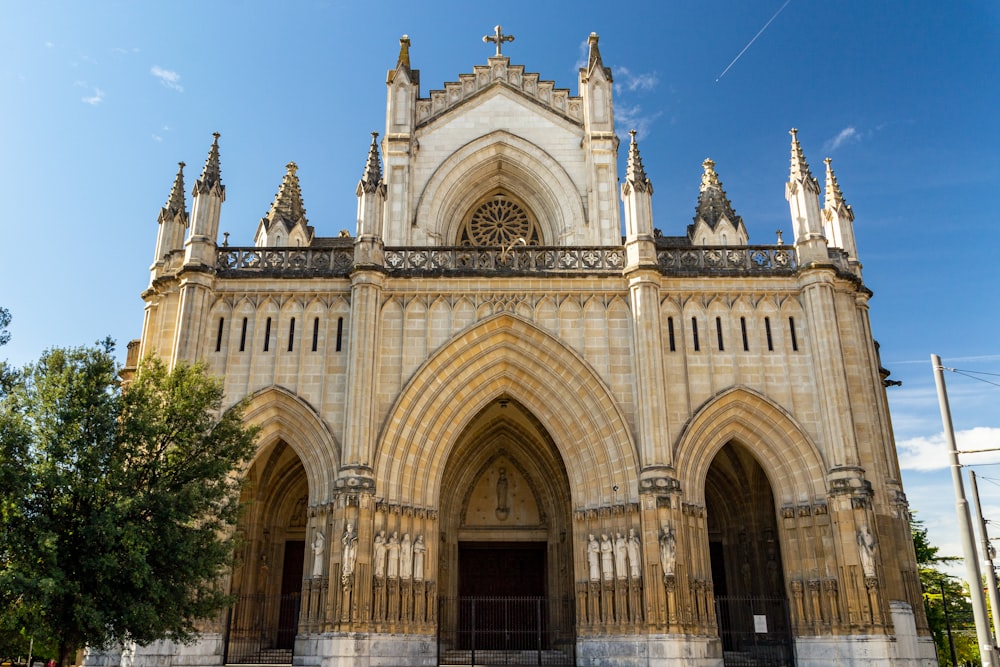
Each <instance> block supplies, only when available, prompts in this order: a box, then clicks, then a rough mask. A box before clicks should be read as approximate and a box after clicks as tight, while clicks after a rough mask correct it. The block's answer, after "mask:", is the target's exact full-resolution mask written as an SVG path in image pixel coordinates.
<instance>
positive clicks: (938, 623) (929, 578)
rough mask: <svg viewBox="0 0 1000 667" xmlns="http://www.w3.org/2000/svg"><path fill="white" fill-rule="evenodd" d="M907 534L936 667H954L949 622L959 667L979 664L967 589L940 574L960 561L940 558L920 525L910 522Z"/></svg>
mask: <svg viewBox="0 0 1000 667" xmlns="http://www.w3.org/2000/svg"><path fill="white" fill-rule="evenodd" d="M910 531H911V533H912V534H913V546H914V548H915V549H916V552H917V567H918V568H919V570H920V584H921V586H923V590H924V609H925V610H926V611H927V623H928V625H930V628H931V633H932V634H933V635H934V644H935V646H936V648H937V655H938V664H940V665H953V663H952V660H951V648H950V646H949V644H948V629H947V626H948V623H949V621H950V623H951V635H952V640H953V641H954V643H955V654H956V657H957V658H958V664H959V665H964V664H966V663H967V662H971V663H973V664H979V647H978V646H977V643H976V641H977V640H976V630H975V623H974V622H973V615H972V602H971V601H970V600H969V595H968V589H967V588H966V586H965V584H964V582H962V581H960V580H959V579H957V578H956V577H953V576H951V575H950V574H947V573H945V572H944V571H943V570H942V566H945V565H947V564H949V563H954V562H956V561H959V560H961V559H960V558H958V557H956V556H939V555H938V551H939V549H938V547H936V546H934V545H932V544H931V543H930V540H929V538H928V537H927V529H926V528H925V527H924V525H923V523H922V522H920V521H918V520H916V519H913V520H912V521H911V522H910ZM942 591H943V592H942ZM946 611H947V619H946V618H945V612H946Z"/></svg>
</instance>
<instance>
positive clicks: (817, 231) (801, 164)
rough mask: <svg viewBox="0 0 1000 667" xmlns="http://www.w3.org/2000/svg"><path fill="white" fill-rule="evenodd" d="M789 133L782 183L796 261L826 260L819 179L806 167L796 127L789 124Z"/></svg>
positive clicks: (803, 262)
mask: <svg viewBox="0 0 1000 667" xmlns="http://www.w3.org/2000/svg"><path fill="white" fill-rule="evenodd" d="M789 134H791V135H792V157H791V165H790V167H789V172H788V182H787V183H786V184H785V199H786V200H787V201H788V208H789V213H790V214H791V218H792V229H793V230H795V246H796V249H797V251H798V254H799V262H800V263H802V264H808V263H810V262H827V261H828V256H827V244H826V237H825V236H824V234H823V216H822V214H821V213H820V209H819V181H817V180H816V179H815V178H814V177H813V175H812V172H810V171H809V164H808V163H807V162H806V158H805V155H804V154H803V152H802V146H801V145H800V144H799V137H798V130H796V129H795V128H792V129H791V130H790V131H789Z"/></svg>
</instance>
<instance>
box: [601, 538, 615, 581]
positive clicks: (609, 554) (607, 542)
mask: <svg viewBox="0 0 1000 667" xmlns="http://www.w3.org/2000/svg"><path fill="white" fill-rule="evenodd" d="M614 549H615V548H614V545H612V544H611V539H610V538H609V537H608V536H607V535H603V534H602V535H601V574H602V575H603V578H604V580H605V581H611V580H612V579H614V578H615V570H614V567H615V566H614Z"/></svg>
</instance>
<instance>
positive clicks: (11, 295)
mask: <svg viewBox="0 0 1000 667" xmlns="http://www.w3.org/2000/svg"><path fill="white" fill-rule="evenodd" d="M783 4H785V3H784V1H783V0H754V1H752V2H751V1H748V0H699V2H679V1H672V2H649V3H646V4H645V6H643V5H642V4H641V3H625V4H621V3H596V2H579V1H578V2H572V3H569V2H567V3H562V2H550V3H542V2H532V3H526V2H518V1H511V2H506V3H501V4H498V5H494V4H492V3H467V2H435V3H412V2H405V3H402V2H379V3H358V2H340V1H330V2H284V3H278V2H273V3H263V2H240V3H236V2H231V3H229V2H189V1H186V0H179V1H177V2H171V3H145V2H101V1H97V2H89V3H76V2H68V1H67V2H48V1H45V0H30V1H28V0H24V1H22V0H0V86H2V91H3V92H2V94H0V155H2V156H3V160H2V161H0V188H2V190H0V193H2V195H3V196H2V201H3V202H4V206H3V210H4V214H5V215H4V219H3V222H2V223H0V230H2V237H0V238H2V239H3V242H2V248H3V253H2V261H0V305H3V306H6V307H7V308H9V309H10V310H11V312H12V314H13V316H14V321H13V325H12V326H11V333H12V334H13V340H12V342H11V343H10V344H9V345H7V346H6V347H5V348H3V350H2V354H3V355H4V356H6V357H7V358H8V359H9V360H10V361H12V362H14V363H16V364H22V363H25V362H28V361H30V360H32V359H35V358H37V356H38V355H39V354H40V353H41V352H42V350H44V349H45V348H47V347H50V346H55V345H79V344H85V343H89V342H92V341H94V340H96V339H98V338H102V337H104V336H106V335H111V336H112V337H114V338H116V339H117V340H118V342H119V346H120V348H121V349H122V350H124V346H125V343H126V342H127V341H128V340H129V339H131V338H134V337H137V336H138V335H139V333H140V327H141V323H142V306H143V304H142V301H141V299H140V297H139V294H140V292H141V291H142V290H143V289H144V288H145V286H146V284H147V282H148V268H149V264H150V263H151V260H152V255H153V247H154V242H155V237H156V216H157V214H158V212H159V209H160V207H161V206H163V204H164V202H165V201H166V198H167V195H168V193H169V189H170V185H171V183H172V180H173V177H174V174H175V173H176V169H177V162H178V161H181V160H183V161H185V162H186V163H187V164H188V167H187V170H186V175H187V183H188V189H189V190H190V186H191V185H192V184H193V182H194V179H195V178H196V177H197V175H198V173H200V170H201V167H202V165H203V164H204V159H205V156H206V154H207V151H208V147H209V145H210V143H211V140H212V137H211V134H212V132H215V131H218V132H220V133H221V134H222V137H221V140H220V144H221V163H222V178H223V182H224V183H225V184H226V186H227V192H226V194H227V201H226V203H225V204H224V206H223V213H222V216H223V217H222V229H223V230H224V231H229V232H230V233H231V237H230V240H231V243H233V244H249V243H251V241H252V238H253V233H254V231H255V229H256V225H257V222H258V220H259V219H260V217H261V216H262V215H264V214H265V213H266V212H267V209H268V207H269V205H270V203H271V200H272V198H273V196H274V193H275V192H276V191H277V188H278V185H279V183H280V182H281V178H282V176H283V174H284V171H285V164H286V163H287V162H289V161H295V162H296V163H297V164H298V165H299V172H298V174H299V177H300V181H301V184H302V191H303V197H304V201H305V206H306V209H307V214H308V217H309V221H310V223H311V224H312V225H314V226H315V227H316V230H317V233H318V234H320V235H326V236H332V235H336V234H337V232H338V231H339V230H341V229H348V230H350V231H351V232H352V233H353V231H354V226H355V219H354V218H355V212H356V208H355V207H356V200H355V197H354V189H355V186H356V184H357V181H358V178H359V177H360V175H361V172H362V168H363V166H364V160H365V156H366V152H367V148H368V143H369V141H370V135H369V133H370V132H371V131H373V130H376V131H379V132H381V131H382V130H383V127H384V123H385V75H386V70H388V69H389V68H391V67H392V66H393V65H394V64H395V61H396V55H397V53H398V39H399V37H400V36H401V35H403V34H408V35H409V36H410V38H411V40H412V46H411V58H412V66H413V67H414V68H418V69H420V71H421V84H422V85H421V93H422V94H423V95H427V93H428V91H429V90H431V89H434V88H442V87H443V83H444V82H445V81H456V80H457V78H458V75H459V74H460V73H464V72H471V71H472V67H473V66H474V65H477V64H485V63H486V59H487V57H488V56H489V55H491V53H492V51H493V47H492V46H491V45H486V44H483V43H482V36H483V35H484V34H486V33H488V32H491V31H492V27H493V26H494V25H495V24H497V23H500V24H502V25H503V26H504V29H505V31H506V32H508V33H511V34H513V35H514V36H515V37H516V41H514V42H513V43H512V44H509V45H506V46H505V47H504V53H505V54H506V55H509V56H510V58H511V62H512V63H514V64H520V65H524V66H525V69H526V70H527V71H530V72H538V73H540V74H541V75H542V78H544V79H551V80H554V81H556V83H557V85H558V86H560V87H565V88H569V89H570V90H571V91H572V92H573V94H576V81H577V69H578V68H579V66H580V65H581V63H582V61H583V60H584V58H585V44H586V40H587V36H588V35H589V34H590V33H591V32H592V31H593V32H597V33H598V34H599V35H600V36H601V42H600V47H601V52H602V55H603V57H604V62H605V64H606V65H608V66H610V67H611V68H612V70H613V72H614V77H615V82H616V97H615V103H616V119H617V123H618V129H619V133H620V134H621V135H622V136H623V138H627V135H626V132H627V131H628V130H629V129H630V128H632V127H634V128H636V129H637V130H638V131H639V141H640V149H641V151H642V156H643V161H644V164H645V167H646V171H647V173H648V174H649V176H650V177H651V179H652V181H653V184H654V187H655V194H654V198H653V206H654V216H655V219H656V224H657V226H658V227H659V228H661V229H662V230H663V231H664V233H665V234H668V235H680V234H683V233H684V230H685V228H686V225H687V224H689V223H690V222H691V217H692V214H693V211H694V206H695V202H696V198H697V192H698V184H699V182H700V174H701V162H702V160H704V159H705V158H706V157H711V158H712V159H713V160H715V162H716V169H717V171H718V173H719V175H720V178H721V179H722V182H723V184H724V186H725V188H726V190H727V192H728V194H729V196H730V199H731V200H732V202H733V205H734V207H735V209H736V211H737V213H739V214H740V215H742V216H743V219H744V221H745V223H746V225H747V228H748V229H749V232H750V237H751V243H771V242H773V241H774V239H775V230H778V229H781V230H783V232H784V234H785V238H786V239H789V238H791V224H790V220H789V214H788V207H787V204H786V202H785V200H784V184H785V181H786V180H787V174H788V155H789V136H788V130H789V128H791V127H797V128H799V138H800V140H801V142H802V145H803V148H804V150H805V154H806V157H807V159H808V160H809V162H810V165H811V166H812V169H813V173H814V174H815V175H817V176H818V177H819V178H820V179H821V180H822V172H823V158H824V157H827V156H829V157H831V158H833V166H834V169H835V171H836V173H837V177H838V180H839V182H840V185H841V188H842V189H843V192H844V196H845V199H846V200H847V202H848V203H849V204H851V205H852V206H853V208H854V211H855V214H856V216H857V219H856V221H855V230H856V234H857V237H858V245H859V254H860V257H861V260H862V262H863V264H864V277H865V282H866V284H867V285H868V286H869V287H870V288H871V289H872V290H873V291H874V294H875V296H874V298H873V299H872V301H871V320H872V328H873V330H874V333H875V337H876V338H877V339H878V340H879V342H880V343H881V345H882V358H883V362H884V364H885V366H886V367H888V368H889V369H890V370H891V371H892V373H893V378H894V379H899V380H902V381H903V386H902V387H899V388H893V389H890V390H889V391H890V400H891V405H892V410H893V420H894V425H895V429H896V436H897V441H898V443H899V448H900V455H901V459H902V461H903V464H904V467H905V469H904V480H905V483H906V490H907V493H908V495H909V498H910V504H911V508H912V509H913V510H916V511H917V513H918V516H919V517H920V518H922V519H923V520H924V521H925V522H926V523H927V525H928V526H929V528H930V530H931V538H932V540H934V541H935V542H937V543H938V544H940V545H942V548H943V550H944V551H945V552H947V553H955V554H958V553H959V552H960V547H959V543H958V540H957V536H956V535H955V530H954V524H955V519H954V517H955V515H954V499H953V495H952V488H951V485H950V479H949V476H948V473H947V470H946V469H945V468H944V466H945V465H946V462H947V461H946V456H945V451H944V445H943V443H942V441H941V439H940V438H941V435H940V433H941V420H940V416H939V413H938V409H937V402H936V397H935V393H934V384H933V375H932V372H931V367H930V361H929V355H930V354H931V353H937V354H940V355H941V356H942V358H943V359H944V363H945V365H946V366H949V367H954V368H958V369H963V370H972V371H977V372H981V373H996V374H1000V344H998V333H997V329H998V324H1000V316H998V312H997V301H998V298H997V289H998V278H997V275H998V274H997V258H998V257H1000V242H998V235H997V233H996V231H995V229H994V227H995V226H996V224H997V222H996V220H995V219H994V218H995V217H996V216H995V214H991V213H990V211H991V210H992V208H993V207H992V204H993V200H994V199H995V198H996V197H997V196H998V194H1000V159H998V154H1000V151H998V149H1000V131H998V129H997V127H998V126H997V109H998V108H1000V84H998V76H997V72H1000V5H998V4H997V3H996V2H993V1H986V0H981V1H976V0H969V1H963V2H955V3H952V2H940V1H939V2H927V1H924V0H911V1H903V0H884V1H881V0H880V1H877V2H873V1H872V0H844V1H842V2H819V1H818V0H790V1H789V2H788V3H787V5H786V6H785V7H784V9H783V10H781V11H780V13H779V14H778V15H777V17H776V18H774V20H773V21H772V22H771V23H770V24H769V25H768V26H767V29H766V30H764V32H763V33H760V35H759V36H758V37H757V39H756V40H754V41H753V43H752V44H751V45H750V48H748V49H747V50H746V51H745V52H743V54H742V55H741V56H739V58H738V59H737V60H736V62H735V63H734V64H732V67H730V68H729V69H728V71H726V68H727V66H729V65H730V64H731V63H732V61H733V59H734V58H737V56H738V54H740V52H741V51H742V50H743V48H744V47H745V46H746V45H747V44H748V42H750V41H751V39H753V38H754V36H755V35H757V34H758V31H759V30H760V29H761V27H762V26H764V25H765V23H766V22H767V21H768V20H769V19H770V18H771V17H773V16H774V14H775V13H776V12H778V11H779V9H781V7H782V5H783ZM428 7H431V8H432V9H430V10H428V9H427V8H428ZM724 71H725V75H724V76H722V77H721V78H720V74H721V73H722V72H724ZM624 153H625V151H622V157H623V158H624ZM189 194H190V193H189ZM189 205H190V198H189ZM978 377H980V378H981V379H984V380H988V381H990V382H995V383H997V384H1000V376H998V375H980V376H978ZM947 381H948V386H949V391H950V394H951V401H952V411H953V416H954V422H955V427H956V429H957V430H958V431H959V432H960V447H963V448H968V449H972V448H980V447H986V446H992V447H997V446H1000V409H998V407H997V406H998V405H1000V387H997V386H995V385H991V384H987V383H986V382H982V381H978V380H975V379H972V378H970V377H969V376H967V375H959V374H955V373H948V374H947ZM973 460H975V461H976V462H982V463H990V462H994V461H1000V457H998V456H995V455H986V454H980V455H975V456H974V457H973V456H967V457H965V458H964V461H965V462H972V461H973ZM977 470H978V471H979V472H978V474H979V475H980V476H981V480H980V491H981V493H982V495H983V502H984V504H985V505H986V515H987V517H994V518H995V519H996V520H997V521H998V522H1000V467H998V466H988V465H983V466H982V467H980V468H977ZM993 534H995V535H997V536H1000V527H995V528H994V529H993Z"/></svg>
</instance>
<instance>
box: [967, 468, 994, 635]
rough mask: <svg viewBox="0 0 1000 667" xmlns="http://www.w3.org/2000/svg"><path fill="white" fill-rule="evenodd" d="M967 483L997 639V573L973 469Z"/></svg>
mask: <svg viewBox="0 0 1000 667" xmlns="http://www.w3.org/2000/svg"><path fill="white" fill-rule="evenodd" d="M969 484H970V485H971V487H972V500H973V501H974V502H975V503H976V519H977V520H978V521H979V542H980V544H981V545H982V550H983V566H984V567H985V568H986V588H987V590H988V591H989V592H990V609H991V610H992V611H993V637H994V638H995V639H997V638H1000V596H998V595H997V573H996V571H995V570H994V569H993V546H992V545H991V544H990V536H989V535H987V534H986V519H985V518H983V506H982V505H981V504H980V502H979V487H978V486H976V473H975V471H973V470H970V471H969ZM995 643H996V642H994V644H995Z"/></svg>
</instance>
